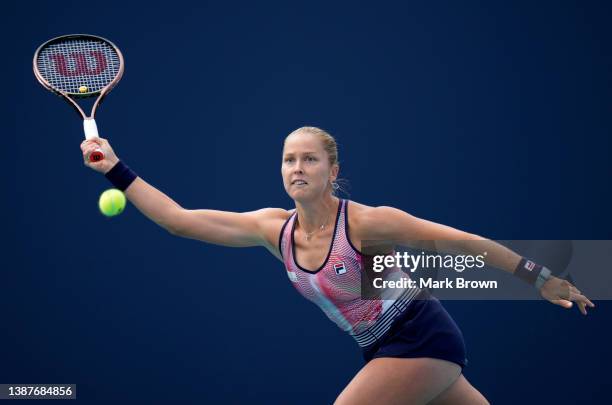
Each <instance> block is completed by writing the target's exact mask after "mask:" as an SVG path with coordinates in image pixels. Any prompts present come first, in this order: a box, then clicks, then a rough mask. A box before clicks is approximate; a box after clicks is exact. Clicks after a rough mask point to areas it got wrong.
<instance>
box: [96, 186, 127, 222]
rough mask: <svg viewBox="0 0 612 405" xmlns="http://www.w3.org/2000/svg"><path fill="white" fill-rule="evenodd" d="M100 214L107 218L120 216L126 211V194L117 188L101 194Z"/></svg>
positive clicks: (99, 202)
mask: <svg viewBox="0 0 612 405" xmlns="http://www.w3.org/2000/svg"><path fill="white" fill-rule="evenodd" d="M98 207H100V212H101V213H102V214H104V215H106V216H107V217H114V216H115V215H119V214H121V213H122V212H123V210H124V209H125V194H123V193H122V192H121V191H120V190H117V189H116V188H111V189H109V190H106V191H105V192H103V193H102V194H100V200H99V201H98Z"/></svg>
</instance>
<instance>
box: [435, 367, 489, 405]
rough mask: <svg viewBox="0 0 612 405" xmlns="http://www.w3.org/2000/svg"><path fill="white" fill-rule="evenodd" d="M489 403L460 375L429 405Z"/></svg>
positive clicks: (479, 404) (486, 404)
mask: <svg viewBox="0 0 612 405" xmlns="http://www.w3.org/2000/svg"><path fill="white" fill-rule="evenodd" d="M488 404H489V401H487V399H486V398H485V397H484V396H483V395H482V394H481V393H480V392H479V391H478V390H477V389H476V388H474V387H473V386H472V384H470V382H469V381H468V380H467V379H466V378H465V377H464V376H463V374H462V375H460V376H459V378H457V380H455V382H454V383H453V384H452V385H451V386H450V387H448V388H447V389H446V390H444V391H442V392H441V393H440V395H438V396H437V397H436V398H435V399H434V400H433V401H431V402H430V403H429V405H488Z"/></svg>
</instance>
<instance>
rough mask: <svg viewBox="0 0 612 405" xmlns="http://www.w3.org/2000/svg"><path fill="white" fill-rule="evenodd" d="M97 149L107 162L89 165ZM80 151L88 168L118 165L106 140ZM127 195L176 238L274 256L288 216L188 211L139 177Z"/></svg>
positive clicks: (280, 212) (270, 211) (283, 212)
mask: <svg viewBox="0 0 612 405" xmlns="http://www.w3.org/2000/svg"><path fill="white" fill-rule="evenodd" d="M97 148H100V149H101V150H102V151H103V152H104V155H105V159H104V160H102V161H99V162H90V161H89V159H88V155H89V154H90V153H91V152H92V151H93V150H95V149H97ZM81 151H82V153H83V159H84V162H85V165H86V166H88V167H90V168H92V169H94V170H96V171H97V172H100V173H104V174H106V173H108V172H109V171H110V170H111V169H112V168H113V167H114V166H115V165H116V164H117V163H118V162H119V158H117V156H116V154H115V152H114V151H113V149H112V148H111V146H110V144H109V143H108V141H107V140H106V139H102V138H96V139H91V140H88V141H84V142H83V143H82V144H81ZM124 192H125V195H126V197H127V198H128V200H130V202H131V203H132V204H133V205H134V206H135V207H136V208H138V210H140V211H141V212H142V213H143V214H144V215H145V216H146V217H148V218H149V219H151V220H152V221H153V222H155V223H157V224H158V225H160V226H161V227H163V228H165V229H166V230H168V231H169V232H170V233H172V234H174V235H178V236H182V237H185V238H190V239H197V240H201V241H204V242H209V243H214V244H217V245H224V246H235V247H247V246H265V247H266V248H268V250H271V251H272V253H275V250H276V245H275V243H274V238H275V237H274V235H275V234H277V233H278V232H277V230H276V231H275V229H276V228H279V229H280V226H282V222H283V221H284V219H285V218H286V217H287V216H288V215H289V214H288V212H287V211H286V210H283V209H277V208H266V209H261V210H258V211H252V212H245V213H237V212H226V211H216V210H189V209H185V208H183V207H181V206H180V205H179V204H178V203H176V202H175V201H174V200H172V199H171V198H170V197H168V196H167V195H166V194H164V193H162V192H161V191H159V190H158V189H156V188H155V187H153V186H151V185H150V184H149V183H147V182H146V181H144V180H143V179H142V178H140V177H137V178H136V179H135V180H134V181H133V182H132V183H131V184H130V185H129V187H127V189H125V191H124ZM275 254H276V253H275Z"/></svg>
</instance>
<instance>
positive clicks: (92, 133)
mask: <svg viewBox="0 0 612 405" xmlns="http://www.w3.org/2000/svg"><path fill="white" fill-rule="evenodd" d="M83 129H84V130H85V139H88V140H89V139H92V138H99V136H98V126H97V125H96V120H95V119H93V118H85V119H84V120H83ZM103 159H104V152H102V150H101V149H99V148H98V149H96V150H94V151H93V152H91V153H90V154H89V161H90V162H99V161H101V160H103Z"/></svg>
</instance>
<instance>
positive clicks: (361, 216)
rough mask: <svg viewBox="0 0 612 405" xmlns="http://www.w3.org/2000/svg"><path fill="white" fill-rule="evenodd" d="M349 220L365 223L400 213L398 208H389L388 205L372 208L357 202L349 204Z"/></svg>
mask: <svg viewBox="0 0 612 405" xmlns="http://www.w3.org/2000/svg"><path fill="white" fill-rule="evenodd" d="M349 207H350V208H349V209H348V214H349V220H354V221H356V222H364V221H371V220H380V219H382V218H384V217H385V216H388V215H393V213H394V212H397V211H399V210H398V209H397V208H393V207H389V206H386V205H381V206H375V207H374V206H370V205H365V204H361V203H358V202H356V201H350V202H349Z"/></svg>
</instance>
